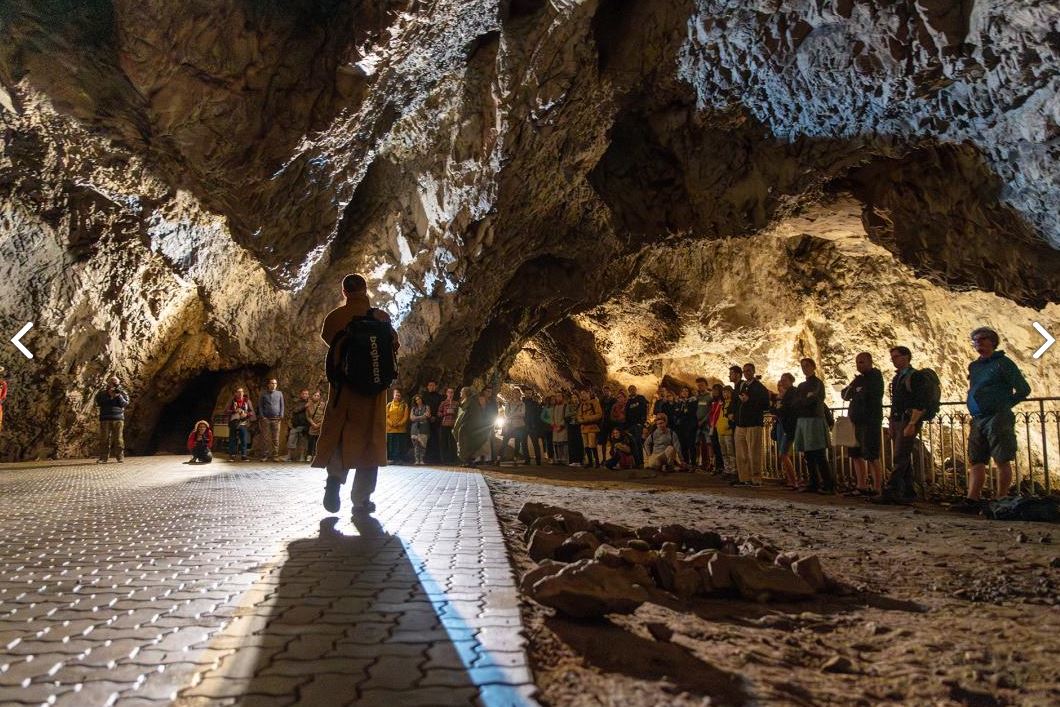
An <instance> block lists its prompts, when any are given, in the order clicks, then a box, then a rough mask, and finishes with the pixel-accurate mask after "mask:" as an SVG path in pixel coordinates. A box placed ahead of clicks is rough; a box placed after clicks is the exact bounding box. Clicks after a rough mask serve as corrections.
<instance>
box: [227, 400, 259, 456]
mask: <svg viewBox="0 0 1060 707" xmlns="http://www.w3.org/2000/svg"><path fill="white" fill-rule="evenodd" d="M225 416H227V417H228V461H230V462H231V461H235V460H236V451H237V450H238V452H239V457H240V458H241V459H242V460H243V461H247V460H249V459H250V423H251V422H252V421H253V420H254V406H253V405H251V403H250V397H249V396H247V394H246V391H244V390H243V389H242V388H236V392H235V396H234V397H233V398H232V400H231V402H229V403H228V407H226V408H225Z"/></svg>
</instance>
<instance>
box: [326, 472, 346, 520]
mask: <svg viewBox="0 0 1060 707" xmlns="http://www.w3.org/2000/svg"><path fill="white" fill-rule="evenodd" d="M341 488H342V484H340V483H339V480H338V479H336V478H335V477H334V476H329V477H328V480H327V482H325V484H324V510H326V511H327V512H328V513H338V511H339V508H340V507H341V506H342V499H341V497H340V496H339V491H340V490H341Z"/></svg>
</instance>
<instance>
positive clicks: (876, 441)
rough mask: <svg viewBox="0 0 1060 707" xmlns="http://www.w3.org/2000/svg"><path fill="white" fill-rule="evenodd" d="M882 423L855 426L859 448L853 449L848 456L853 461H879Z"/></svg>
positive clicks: (855, 435) (848, 452)
mask: <svg viewBox="0 0 1060 707" xmlns="http://www.w3.org/2000/svg"><path fill="white" fill-rule="evenodd" d="M881 430H882V423H869V424H867V425H854V437H856V438H857V440H858V446H856V447H851V448H850V449H849V450H848V451H847V454H848V455H849V456H850V458H851V459H864V460H865V461H867V462H874V461H878V460H879V458H880V437H882V436H883V435H881V434H880V432H881Z"/></svg>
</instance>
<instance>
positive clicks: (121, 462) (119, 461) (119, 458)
mask: <svg viewBox="0 0 1060 707" xmlns="http://www.w3.org/2000/svg"><path fill="white" fill-rule="evenodd" d="M114 461H116V462H118V463H119V464H124V463H125V457H118V458H117V459H115V460H114Z"/></svg>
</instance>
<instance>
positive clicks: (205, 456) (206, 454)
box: [191, 444, 213, 464]
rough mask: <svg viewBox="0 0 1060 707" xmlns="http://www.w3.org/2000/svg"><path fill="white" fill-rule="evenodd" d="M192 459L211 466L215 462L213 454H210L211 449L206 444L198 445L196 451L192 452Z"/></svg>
mask: <svg viewBox="0 0 1060 707" xmlns="http://www.w3.org/2000/svg"><path fill="white" fill-rule="evenodd" d="M191 458H192V459H194V460H195V461H197V462H202V463H203V464H209V463H210V462H212V461H213V454H211V453H210V448H209V447H207V446H206V445H205V444H197V445H195V449H194V450H192V453H191Z"/></svg>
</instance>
